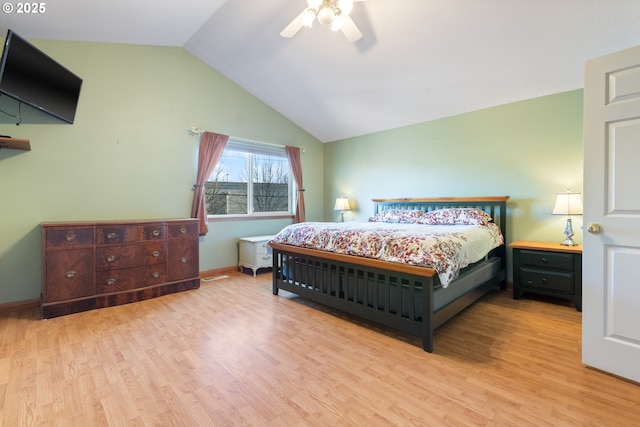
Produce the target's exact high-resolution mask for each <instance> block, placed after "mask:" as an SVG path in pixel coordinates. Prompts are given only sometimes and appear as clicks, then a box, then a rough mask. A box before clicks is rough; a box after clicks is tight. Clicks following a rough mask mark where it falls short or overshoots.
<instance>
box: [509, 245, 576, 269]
mask: <svg viewBox="0 0 640 427" xmlns="http://www.w3.org/2000/svg"><path fill="white" fill-rule="evenodd" d="M520 265H523V266H524V265H526V266H531V267H540V268H545V269H547V268H553V269H558V270H564V271H573V255H572V254H564V253H559V252H542V251H530V250H522V251H520Z"/></svg>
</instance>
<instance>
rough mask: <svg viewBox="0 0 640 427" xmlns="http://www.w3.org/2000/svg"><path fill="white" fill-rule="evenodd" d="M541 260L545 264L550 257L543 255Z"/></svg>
mask: <svg viewBox="0 0 640 427" xmlns="http://www.w3.org/2000/svg"><path fill="white" fill-rule="evenodd" d="M540 261H542V263H543V264H546V263H548V262H549V258H547V257H546V256H543V257H542V259H541V260H540Z"/></svg>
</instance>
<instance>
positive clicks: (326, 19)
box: [318, 7, 336, 25]
mask: <svg viewBox="0 0 640 427" xmlns="http://www.w3.org/2000/svg"><path fill="white" fill-rule="evenodd" d="M335 19H336V14H335V12H334V11H333V9H332V8H330V7H323V8H322V9H320V10H319V11H318V22H319V23H321V24H322V25H331V24H332V23H333V21H334V20H335Z"/></svg>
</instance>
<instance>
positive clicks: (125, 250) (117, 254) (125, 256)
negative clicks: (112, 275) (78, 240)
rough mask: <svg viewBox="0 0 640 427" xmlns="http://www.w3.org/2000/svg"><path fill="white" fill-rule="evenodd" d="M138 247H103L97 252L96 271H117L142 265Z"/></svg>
mask: <svg viewBox="0 0 640 427" xmlns="http://www.w3.org/2000/svg"><path fill="white" fill-rule="evenodd" d="M137 252H138V245H120V246H103V247H98V249H97V250H96V270H98V271H101V270H116V269H120V268H129V267H137V266H139V264H140V261H139V260H138V257H137V256H136V254H137Z"/></svg>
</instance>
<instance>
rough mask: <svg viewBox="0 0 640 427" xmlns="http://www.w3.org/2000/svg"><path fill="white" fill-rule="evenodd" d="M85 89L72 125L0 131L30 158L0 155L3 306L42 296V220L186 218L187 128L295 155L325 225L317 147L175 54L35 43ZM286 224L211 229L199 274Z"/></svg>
mask: <svg viewBox="0 0 640 427" xmlns="http://www.w3.org/2000/svg"><path fill="white" fill-rule="evenodd" d="M32 43H34V44H35V45H36V46H37V47H38V48H40V49H41V50H43V51H44V52H45V53H47V54H49V55H50V56H52V57H53V58H55V59H56V60H57V61H58V62H60V63H61V64H63V65H65V66H66V67H67V68H69V69H70V70H72V71H73V72H74V73H76V74H78V75H79V76H80V77H82V78H83V79H84V83H83V87H82V93H81V97H80V103H79V105H78V111H77V114H76V122H75V124H73V125H68V124H60V125H33V124H31V125H30V124H23V125H21V126H19V127H16V126H15V125H6V124H5V125H0V134H6V135H11V136H13V137H16V138H26V139H30V140H31V148H32V151H29V152H25V151H16V150H8V149H2V150H0V182H2V186H1V189H0V304H2V303H9V302H15V301H23V300H29V299H33V298H38V297H39V295H40V289H41V264H42V257H41V232H40V226H39V224H40V223H41V222H45V221H78V220H102V219H109V220H110V219H144V218H172V217H188V216H189V214H190V212H191V203H192V199H193V192H192V186H193V184H194V182H195V176H196V168H197V155H198V142H199V139H198V137H197V136H191V135H189V134H188V132H187V130H188V129H189V128H190V127H191V126H197V127H199V128H200V129H205V130H211V131H215V132H220V133H226V134H229V135H232V136H236V137H239V138H246V139H252V140H261V141H265V142H271V143H276V144H282V145H285V144H286V145H295V146H299V147H303V148H304V150H305V153H304V154H303V156H302V161H303V170H304V181H305V187H306V190H307V191H306V193H305V196H306V207H307V217H308V218H309V219H310V220H320V219H322V216H323V194H324V188H323V182H324V177H323V173H324V170H323V164H322V160H323V150H324V145H323V144H321V143H320V142H319V141H318V140H316V139H315V138H313V137H312V136H310V135H309V134H308V133H306V132H304V131H303V130H301V129H300V128H299V127H297V126H295V125H294V124H292V123H291V122H290V121H288V120H287V119H285V118H283V117H282V116H281V115H280V114H278V113H277V112H275V111H274V110H273V109H271V108H269V107H268V106H266V105H265V104H263V103H262V102H260V101H258V100H257V99H256V98H255V97H253V96H252V95H250V94H248V93H247V92H246V91H244V90H243V89H241V88H239V87H238V86H237V85H235V84H234V83H232V82H231V81H229V80H228V79H226V78H225V77H223V76H221V75H220V74H219V73H217V72H216V71H215V70H213V69H212V68H211V67H209V66H207V65H206V64H205V63H203V62H202V61H200V60H199V59H197V58H195V57H194V56H193V55H191V54H190V53H188V52H187V51H185V50H184V49H181V48H172V47H155V46H134V45H119V44H104V43H84V42H58V41H38V40H35V41H32ZM290 222H291V221H290V220H260V221H235V222H231V221H228V222H216V223H211V224H210V231H209V234H208V235H207V236H206V237H204V238H201V243H200V270H201V271H205V270H210V269H216V268H223V267H228V266H233V265H235V264H236V263H237V250H236V238H237V237H240V236H246V235H255V234H268V233H275V232H277V231H278V230H280V229H281V228H282V227H283V226H285V225H286V224H288V223H290Z"/></svg>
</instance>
